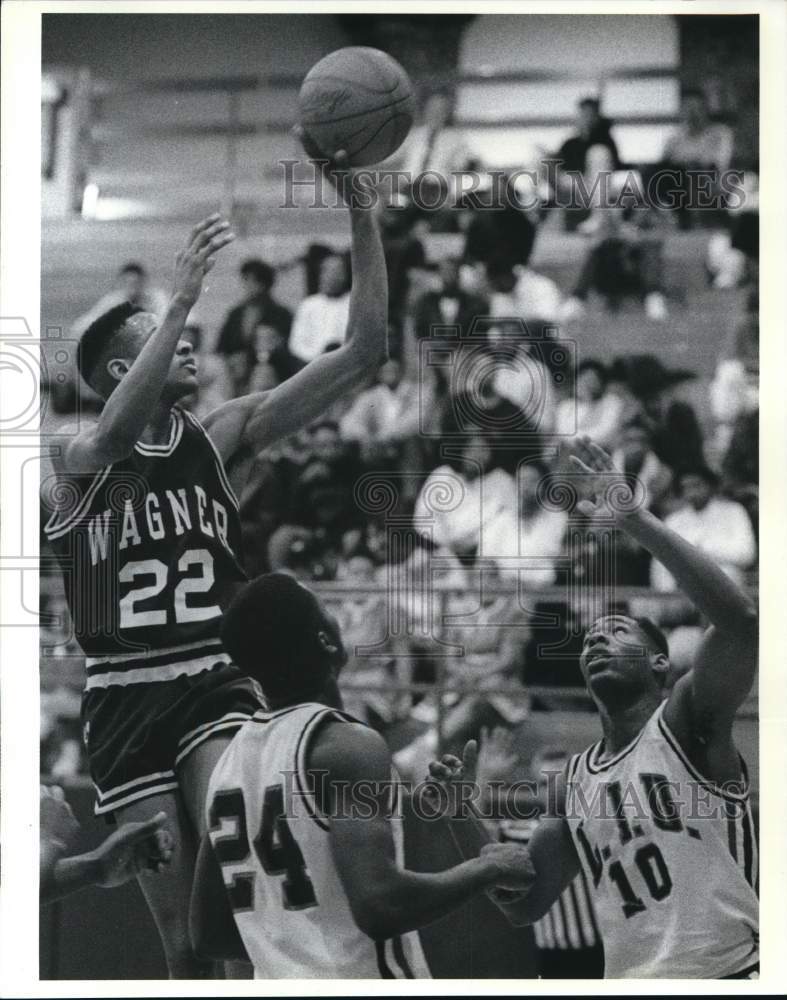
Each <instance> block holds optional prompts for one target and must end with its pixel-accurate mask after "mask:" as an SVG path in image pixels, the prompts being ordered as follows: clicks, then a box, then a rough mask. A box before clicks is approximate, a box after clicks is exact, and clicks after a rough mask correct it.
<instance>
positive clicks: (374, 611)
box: [334, 551, 408, 728]
mask: <svg viewBox="0 0 787 1000" xmlns="http://www.w3.org/2000/svg"><path fill="white" fill-rule="evenodd" d="M376 572H377V567H376V565H375V562H374V560H373V559H372V557H371V555H370V554H369V553H366V552H363V551H359V552H357V553H356V554H355V555H353V556H351V557H350V558H349V559H343V560H341V561H340V563H339V566H338V569H337V572H336V579H337V581H340V582H341V583H345V584H351V585H353V586H356V587H357V588H358V591H357V593H355V594H347V595H343V596H342V598H341V600H340V601H339V602H337V604H336V607H335V609H334V613H335V615H336V617H337V619H338V621H339V624H340V626H341V632H342V638H343V640H344V648H345V649H346V650H347V656H348V659H347V663H346V664H345V665H344V667H343V668H342V674H341V681H340V686H341V692H342V701H343V703H344V708H345V710H346V711H347V712H349V713H350V714H351V715H353V716H355V717H356V718H358V719H362V720H363V721H364V722H367V723H369V724H370V725H373V726H376V727H378V728H382V727H384V726H388V725H390V724H391V723H393V722H394V721H395V720H396V719H397V718H399V717H400V716H401V715H402V714H403V712H404V710H405V708H406V707H407V705H408V699H407V695H406V694H403V693H402V692H390V691H385V690H373V689H374V688H375V687H378V688H385V686H386V685H392V684H396V683H397V682H399V683H402V682H405V681H406V680H407V679H408V678H407V675H406V673H405V670H404V666H403V665H402V664H400V663H399V661H398V658H397V657H396V656H393V655H392V656H391V657H390V658H389V659H386V658H384V657H381V656H379V655H378V656H369V655H364V647H369V646H374V645H375V644H377V643H379V642H380V641H381V640H382V639H383V637H384V636H385V634H386V627H387V618H388V604H387V599H386V595H385V594H381V593H375V592H369V591H368V590H367V588H369V587H370V586H373V585H374V584H375V583H376ZM362 688H367V689H366V690H359V689H362ZM368 688H372V690H369V689H368Z"/></svg>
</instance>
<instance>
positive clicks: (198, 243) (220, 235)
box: [172, 212, 235, 308]
mask: <svg viewBox="0 0 787 1000" xmlns="http://www.w3.org/2000/svg"><path fill="white" fill-rule="evenodd" d="M234 239H235V234H234V233H233V232H231V231H230V224H229V222H227V221H226V220H224V219H222V218H221V217H220V216H219V214H218V213H217V212H216V213H214V214H213V215H209V216H208V217H207V218H206V219H203V220H202V222H198V223H197V225H196V226H194V228H193V229H192V230H191V232H190V233H189V238H188V241H187V243H186V246H185V247H184V249H183V250H181V251H180V253H179V254H178V255H177V257H176V258H175V282H174V288H173V293H172V294H173V298H176V299H178V300H179V301H181V302H183V303H184V304H185V305H187V306H188V307H189V308H190V307H191V306H193V305H194V303H195V302H196V301H197V299H198V298H199V296H200V292H201V291H202V279H203V278H204V277H205V275H206V274H207V273H208V271H210V270H211V268H212V267H213V265H214V264H215V263H216V254H218V252H219V251H220V250H222V249H223V248H224V247H225V246H227V244H229V243H231V242H232V241H233V240H234Z"/></svg>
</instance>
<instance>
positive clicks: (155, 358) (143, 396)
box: [95, 295, 191, 457]
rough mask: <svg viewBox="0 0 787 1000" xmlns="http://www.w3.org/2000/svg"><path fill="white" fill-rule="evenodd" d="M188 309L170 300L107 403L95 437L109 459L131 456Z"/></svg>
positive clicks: (157, 396) (156, 401)
mask: <svg viewBox="0 0 787 1000" xmlns="http://www.w3.org/2000/svg"><path fill="white" fill-rule="evenodd" d="M190 309H191V305H190V304H189V303H188V302H187V301H184V300H183V299H182V298H181V297H180V296H178V295H174V296H173V297H172V299H171V300H170V304H169V307H168V308H167V312H166V314H165V316H164V319H163V321H162V323H161V326H160V327H159V328H158V329H157V330H156V332H155V333H154V334H153V335H152V336H151V337H150V338H149V339H148V341H147V343H146V344H145V346H144V347H143V348H142V351H141V352H140V354H139V356H138V357H137V359H136V360H135V362H134V364H133V365H132V366H131V368H130V369H129V371H128V373H127V374H126V375H125V376H124V377H123V379H122V381H121V382H120V383H119V385H118V387H117V388H116V389H115V391H114V392H113V393H112V395H111V396H110V397H109V399H108V400H107V402H106V404H105V406H104V409H103V410H102V411H101V416H100V417H99V420H98V423H97V425H96V430H95V433H96V436H97V437H98V438H100V439H102V440H103V441H105V442H106V447H107V450H108V451H109V452H110V453H111V454H110V455H109V456H108V457H114V455H115V454H117V456H118V457H124V456H125V455H127V454H129V453H130V452H131V450H132V448H133V447H134V445H135V444H136V442H137V441H138V440H139V438H140V436H141V434H142V432H143V430H144V429H145V426H146V424H147V423H148V421H149V420H150V415H151V413H152V412H154V410H155V409H156V407H157V406H158V404H159V402H160V400H161V394H162V392H163V390H164V386H165V384H166V381H167V375H168V372H169V367H170V364H171V362H172V358H173V356H174V354H175V348H176V347H177V346H178V341H179V340H180V337H181V334H182V333H183V328H184V326H185V325H186V319H187V318H188V315H189V310H190Z"/></svg>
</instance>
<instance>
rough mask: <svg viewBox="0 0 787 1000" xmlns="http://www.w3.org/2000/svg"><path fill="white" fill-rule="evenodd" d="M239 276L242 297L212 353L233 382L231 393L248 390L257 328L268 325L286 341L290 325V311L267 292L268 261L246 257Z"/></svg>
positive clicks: (271, 277) (269, 285) (271, 275)
mask: <svg viewBox="0 0 787 1000" xmlns="http://www.w3.org/2000/svg"><path fill="white" fill-rule="evenodd" d="M240 279H241V284H242V286H243V293H244V294H243V300H242V301H241V302H239V303H238V305H236V306H234V307H233V308H232V309H231V310H230V311H229V312H228V313H227V316H226V318H225V320H224V323H223V324H222V327H221V329H220V330H219V336H218V340H217V342H216V353H217V354H220V355H221V356H222V357H223V358H224V360H225V364H226V365H227V371H228V374H229V377H230V379H231V381H232V383H233V395H243V394H244V393H246V392H248V387H249V379H250V378H251V373H252V371H253V370H254V366H255V364H256V363H257V343H256V341H257V328H258V327H259V326H260V325H261V324H262V325H265V326H268V327H271V328H272V329H274V330H276V331H278V333H279V334H280V335H281V336H282V337H283V338H284V340H285V342H286V341H287V340H288V339H289V336H290V328H291V326H292V313H291V312H290V310H289V309H287V308H286V307H285V306H283V305H281V304H280V303H278V302H277V301H276V300H275V299H274V298H273V296H272V294H271V292H272V289H273V286H274V283H275V281H276V272H275V270H274V269H273V268H272V267H271V266H270V264H266V263H265V261H262V260H259V259H258V258H256V257H255V258H252V259H250V260H246V261H244V262H243V264H241V268H240Z"/></svg>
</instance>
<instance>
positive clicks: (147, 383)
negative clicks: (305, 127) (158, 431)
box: [62, 215, 234, 473]
mask: <svg viewBox="0 0 787 1000" xmlns="http://www.w3.org/2000/svg"><path fill="white" fill-rule="evenodd" d="M233 239H234V235H233V234H232V233H231V232H230V231H229V223H227V222H224V221H222V220H221V219H220V218H219V216H218V215H211V216H209V217H208V218H207V219H204V220H203V221H202V222H200V223H198V224H197V225H196V226H195V227H194V228H193V229H192V230H191V233H190V234H189V239H188V242H187V244H186V246H185V247H184V249H183V250H182V251H181V252H180V253H179V254H178V255H177V258H176V262H175V280H174V287H173V291H172V297H171V298H170V302H169V306H168V308H167V311H166V313H165V314H164V318H163V320H162V322H161V325H160V326H159V327H158V329H157V330H156V331H155V332H154V333H153V334H152V335H151V336H150V337H148V339H147V341H146V343H145V346H144V347H143V348H142V350H141V351H140V353H139V356H138V357H137V358H136V360H135V361H134V364H133V365H131V367H130V368H129V370H128V372H127V373H126V374H125V375H124V376H123V378H122V379H121V380H120V382H119V383H118V386H117V388H116V389H115V390H114V392H113V393H112V395H111V396H110V397H109V399H108V400H107V401H106V404H105V405H104V408H103V410H102V411H101V415H100V417H99V419H98V420H97V421H96V422H95V423H94V424H91V425H90V426H89V427H88V428H86V429H85V430H84V431H83V432H81V433H79V434H77V435H76V436H75V437H73V438H70V439H65V440H64V442H63V453H62V464H63V467H64V468H65V470H66V471H68V472H74V473H83V472H92V471H96V470H97V469H100V468H103V466H105V465H109V464H110V463H111V462H116V461H119V460H120V459H122V458H125V457H126V456H127V455H129V454H130V453H131V451H132V449H133V448H134V445H135V444H136V442H137V441H138V440H139V438H140V436H141V434H142V431H143V430H144V428H145V425H146V424H147V423H148V421H149V420H150V415H151V413H152V412H153V411H154V410H155V408H156V406H157V405H158V403H159V401H160V399H161V394H162V392H163V390H164V385H165V384H166V381H167V376H168V374H169V368H170V365H171V363H172V358H173V356H174V354H175V349H176V347H177V345H178V341H179V340H180V337H181V334H182V333H183V328H184V326H185V324H186V320H187V318H188V315H189V311H190V310H191V308H192V306H193V305H194V303H195V302H196V301H197V299H198V298H199V295H200V292H201V290H202V280H203V278H204V277H205V275H206V274H207V273H208V271H210V269H211V268H212V267H213V265H214V263H215V259H216V254H217V253H218V252H219V250H221V249H222V247H224V246H226V245H227V244H228V243H229V242H231V241H232V240H233Z"/></svg>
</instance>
